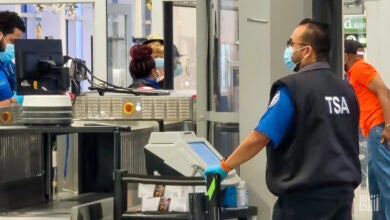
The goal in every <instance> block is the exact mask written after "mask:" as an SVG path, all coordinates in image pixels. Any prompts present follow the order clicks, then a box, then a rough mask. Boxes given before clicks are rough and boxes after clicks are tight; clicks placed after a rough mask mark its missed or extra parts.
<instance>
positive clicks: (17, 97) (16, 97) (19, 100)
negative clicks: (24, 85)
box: [14, 94, 24, 105]
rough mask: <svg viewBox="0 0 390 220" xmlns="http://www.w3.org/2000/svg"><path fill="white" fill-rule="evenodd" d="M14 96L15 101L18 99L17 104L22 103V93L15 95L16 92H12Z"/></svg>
mask: <svg viewBox="0 0 390 220" xmlns="http://www.w3.org/2000/svg"><path fill="white" fill-rule="evenodd" d="M14 98H15V99H16V101H18V104H19V105H22V104H23V100H24V95H17V94H14Z"/></svg>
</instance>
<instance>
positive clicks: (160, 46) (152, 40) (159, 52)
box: [142, 33, 183, 88]
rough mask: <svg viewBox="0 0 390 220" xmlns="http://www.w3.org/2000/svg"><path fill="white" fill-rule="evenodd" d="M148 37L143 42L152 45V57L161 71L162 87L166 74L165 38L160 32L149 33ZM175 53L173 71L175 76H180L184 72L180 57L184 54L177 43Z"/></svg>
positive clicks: (160, 84) (160, 83) (174, 48)
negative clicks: (180, 51)
mask: <svg viewBox="0 0 390 220" xmlns="http://www.w3.org/2000/svg"><path fill="white" fill-rule="evenodd" d="M146 39H147V40H145V41H144V42H142V44H143V45H148V46H150V47H151V48H152V50H153V52H152V57H153V58H154V60H155V63H156V69H157V70H158V71H159V73H160V81H159V82H158V83H159V86H160V87H161V88H162V87H163V80H164V74H165V71H164V63H165V59H164V40H163V38H162V36H161V35H160V34H156V33H155V34H150V35H148V36H147V37H146ZM173 54H174V56H175V57H174V66H173V69H174V72H173V74H174V76H179V75H181V74H182V73H183V67H182V64H181V62H180V57H181V56H182V55H181V54H180V53H179V51H178V49H177V47H176V46H175V45H173Z"/></svg>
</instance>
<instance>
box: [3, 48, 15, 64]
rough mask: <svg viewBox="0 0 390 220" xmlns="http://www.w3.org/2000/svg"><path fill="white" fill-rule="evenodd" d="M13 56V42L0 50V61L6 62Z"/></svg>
mask: <svg viewBox="0 0 390 220" xmlns="http://www.w3.org/2000/svg"><path fill="white" fill-rule="evenodd" d="M14 58H15V48H14V45H13V44H7V46H6V48H5V50H4V51H2V52H0V61H1V62H3V63H8V62H9V61H11V60H13V59H14Z"/></svg>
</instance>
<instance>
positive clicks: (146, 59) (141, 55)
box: [129, 44, 161, 90]
mask: <svg viewBox="0 0 390 220" xmlns="http://www.w3.org/2000/svg"><path fill="white" fill-rule="evenodd" d="M152 52H153V50H152V48H151V47H150V46H148V45H143V44H141V45H135V46H133V47H131V49H130V57H131V61H130V66H129V71H130V74H131V77H132V78H133V83H132V84H131V85H130V86H129V88H133V89H144V90H149V89H159V88H160V86H159V85H158V82H159V81H161V80H160V73H159V71H158V70H157V69H156V63H155V61H154V59H153V57H152Z"/></svg>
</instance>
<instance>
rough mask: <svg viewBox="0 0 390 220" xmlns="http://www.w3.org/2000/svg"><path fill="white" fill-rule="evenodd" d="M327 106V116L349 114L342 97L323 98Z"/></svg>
mask: <svg viewBox="0 0 390 220" xmlns="http://www.w3.org/2000/svg"><path fill="white" fill-rule="evenodd" d="M325 101H326V102H327V103H328V106H329V109H328V110H329V114H337V115H339V114H349V108H348V104H347V101H346V100H345V97H344V96H341V97H338V96H325Z"/></svg>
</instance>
